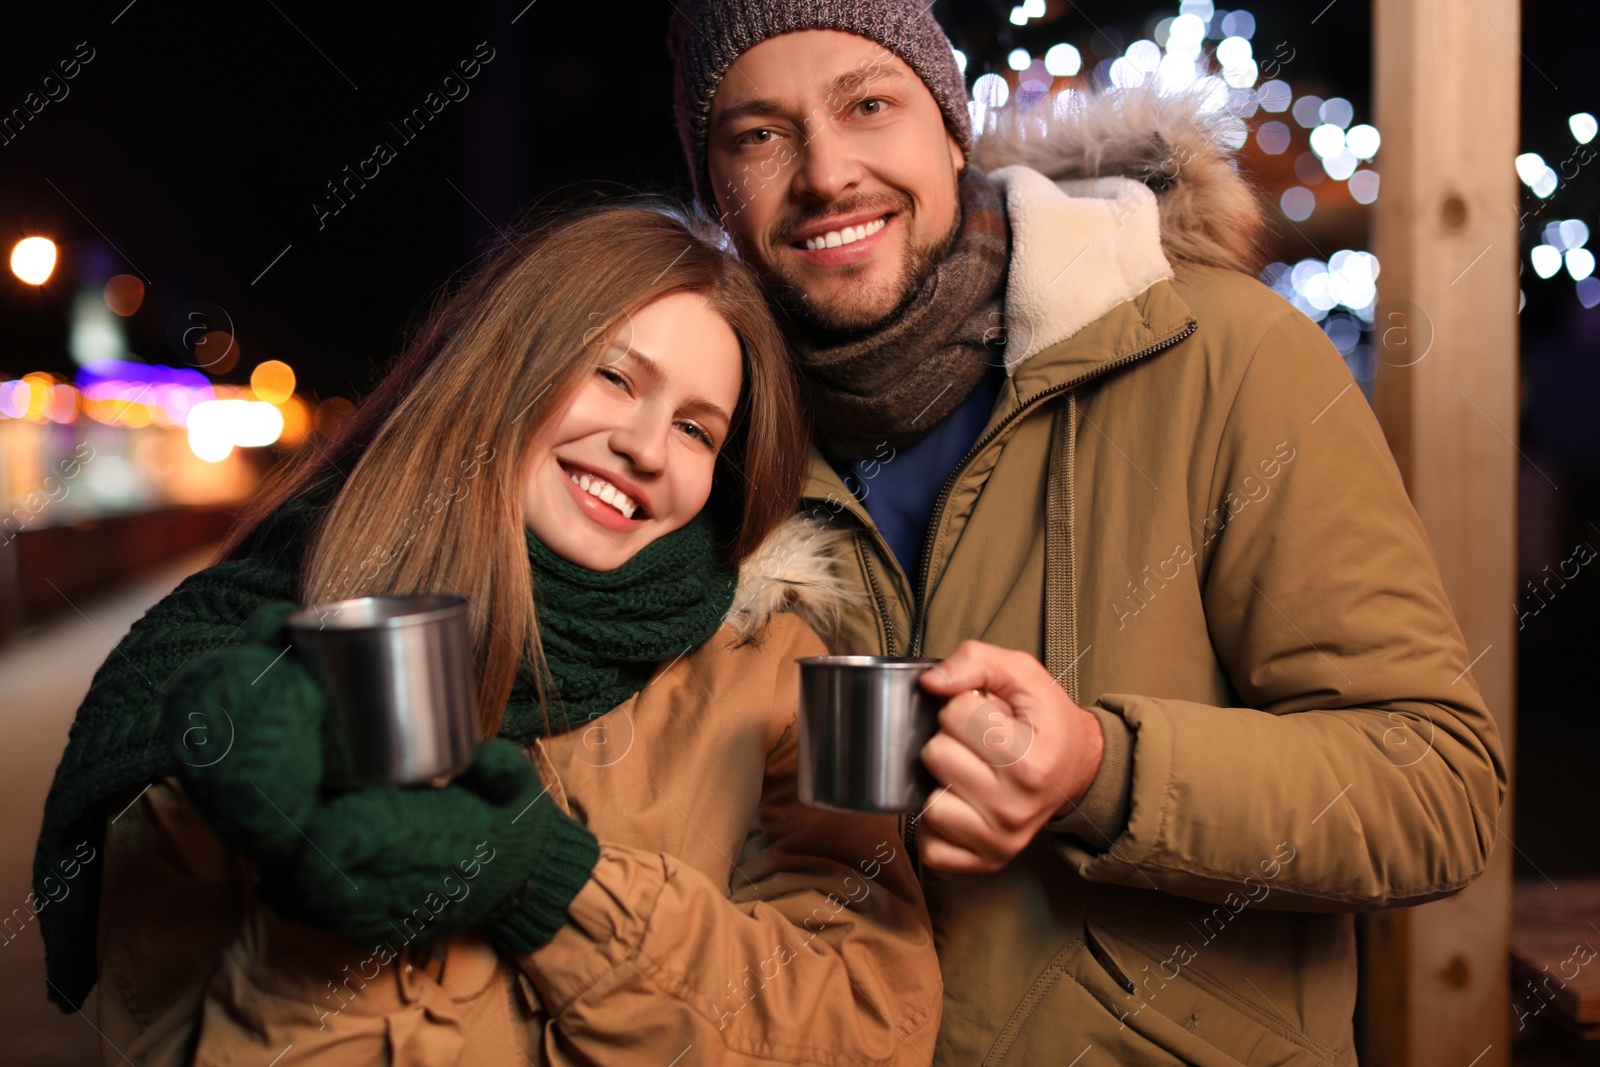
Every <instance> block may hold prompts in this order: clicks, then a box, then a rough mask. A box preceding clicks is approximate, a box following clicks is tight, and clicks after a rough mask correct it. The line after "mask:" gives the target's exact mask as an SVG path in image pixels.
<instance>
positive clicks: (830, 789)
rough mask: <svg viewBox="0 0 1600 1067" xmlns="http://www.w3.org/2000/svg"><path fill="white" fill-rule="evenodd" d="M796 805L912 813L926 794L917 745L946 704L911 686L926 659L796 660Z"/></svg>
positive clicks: (934, 727) (928, 779)
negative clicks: (797, 739) (797, 753)
mask: <svg viewBox="0 0 1600 1067" xmlns="http://www.w3.org/2000/svg"><path fill="white" fill-rule="evenodd" d="M798 662H799V664H800V782H799V787H800V802H801V803H802V804H808V805H810V806H811V807H814V808H832V809H837V810H843V811H867V812H901V811H916V810H917V809H918V808H920V807H921V806H922V803H923V801H925V800H927V799H928V797H929V796H930V795H931V794H932V792H933V789H934V786H935V783H934V780H933V776H932V775H930V774H929V773H928V771H927V768H925V767H923V765H922V746H923V745H925V744H927V743H928V740H929V739H930V738H931V737H933V735H934V734H935V733H937V732H938V730H939V709H940V708H941V707H942V706H943V705H944V700H943V699H942V698H940V697H937V696H934V695H933V694H931V693H928V692H926V691H925V690H924V689H923V688H922V687H921V686H920V685H918V684H917V680H918V679H919V678H921V677H922V674H923V672H924V671H926V670H927V669H928V668H929V667H930V666H932V665H933V663H934V662H935V661H933V660H931V659H908V658H902V657H895V656H809V657H805V658H802V659H800V660H799V661H798Z"/></svg>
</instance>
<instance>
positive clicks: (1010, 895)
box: [807, 97, 1506, 1067]
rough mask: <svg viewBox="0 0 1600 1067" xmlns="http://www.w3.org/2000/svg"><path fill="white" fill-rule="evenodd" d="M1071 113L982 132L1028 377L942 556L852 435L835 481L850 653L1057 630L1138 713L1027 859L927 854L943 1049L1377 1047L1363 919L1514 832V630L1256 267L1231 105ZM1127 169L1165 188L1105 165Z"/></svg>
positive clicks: (1432, 884) (1100, 689)
mask: <svg viewBox="0 0 1600 1067" xmlns="http://www.w3.org/2000/svg"><path fill="white" fill-rule="evenodd" d="M1036 122H1037V120H1030V124H1029V125H1028V126H1027V128H1026V129H1022V128H1013V129H1011V130H1009V131H1002V132H1001V133H1000V134H999V135H991V136H990V137H989V138H986V139H985V141H983V142H980V147H979V150H978V153H977V155H976V156H975V163H976V164H977V165H980V166H983V167H984V168H985V169H991V168H993V169H994V173H995V174H996V175H997V176H998V177H999V178H1000V179H1001V180H1002V181H1003V182H1004V183H1005V186H1006V195H1007V204H1008V208H1009V212H1010V224H1011V228H1012V239H1013V258H1012V261H1011V267H1010V274H1009V276H1008V283H1007V285H1008V289H1007V293H1006V303H1005V313H1006V327H1007V335H1008V336H1007V341H1008V343H1007V345H1006V349H1007V357H1006V358H1007V361H1008V367H1007V370H1008V378H1007V381H1006V384H1005V386H1004V387H1003V388H1002V391H1001V395H1000V397H999V399H998V400H997V402H996V405H995V408H994V411H993V413H992V415H991V417H990V420H989V423H988V427H987V429H986V430H985V431H984V433H983V434H982V435H981V437H980V439H979V441H978V442H977V443H976V445H975V446H974V447H973V449H972V451H971V452H970V453H969V455H968V456H967V457H966V459H965V460H964V461H963V462H962V463H961V464H960V465H959V466H958V468H957V469H956V471H955V472H953V474H952V476H951V478H950V479H949V481H948V482H947V484H946V486H945V491H944V495H943V497H942V502H941V504H940V505H939V507H938V509H937V510H936V511H935V513H934V517H933V520H932V522H931V524H930V531H929V535H928V540H927V542H926V548H927V561H926V563H925V565H924V567H923V573H921V574H919V575H915V576H909V575H907V574H905V573H904V572H903V571H902V569H901V568H900V567H899V566H898V565H897V563H896V562H895V560H894V559H893V558H892V556H891V554H890V553H889V551H888V549H887V548H886V546H885V544H884V543H883V541H882V539H881V538H880V537H879V535H878V533H877V531H876V530H875V528H874V526H873V524H872V521H871V520H870V518H869V517H868V515H867V512H866V510H865V509H864V508H863V507H862V506H861V504H860V503H858V502H857V500H856V499H854V498H853V497H852V496H851V493H850V492H849V491H847V490H846V488H845V486H844V485H843V484H842V483H841V481H840V479H839V478H838V477H837V476H836V475H835V473H834V472H833V470H832V469H831V468H830V467H829V466H828V465H827V463H826V462H825V461H823V460H822V458H821V456H820V454H814V456H813V461H814V462H813V473H812V477H811V480H810V484H809V486H808V489H807V496H808V502H807V503H808V514H809V515H810V516H811V519H812V522H813V523H814V525H815V527H816V528H818V529H829V530H847V531H851V532H852V533H853V535H854V541H853V545H851V546H850V547H851V550H850V551H849V552H848V553H847V559H846V562H847V564H848V565H849V567H850V569H851V570H852V571H853V573H854V576H855V580H856V582H857V583H858V585H859V588H860V589H861V590H862V592H863V593H864V594H866V597H867V606H866V607H864V608H862V609H860V610H857V611H853V612H852V613H850V615H849V617H848V618H847V620H846V625H845V627H844V635H843V637H842V639H841V640H839V641H838V642H836V645H837V647H836V651H837V650H848V651H852V652H875V653H877V652H889V653H900V654H905V653H907V652H909V651H915V652H918V653H921V654H926V655H933V656H941V655H944V654H947V653H949V652H950V651H951V650H952V649H953V648H954V646H955V645H956V644H957V643H959V642H960V641H961V640H963V639H965V638H977V639H981V640H984V641H989V642H993V643H995V644H998V645H1003V646H1006V647H1008V648H1014V649H1020V650H1023V651H1026V652H1029V653H1032V654H1034V655H1035V656H1038V657H1039V658H1040V659H1041V660H1044V661H1045V662H1046V663H1047V665H1049V666H1050V667H1051V668H1052V669H1053V671H1054V672H1055V673H1056V675H1057V677H1059V678H1060V679H1061V680H1062V683H1063V684H1064V685H1065V686H1066V688H1067V690H1068V691H1069V692H1070V693H1072V694H1073V695H1074V696H1076V698H1077V699H1078V700H1079V702H1080V703H1082V704H1083V705H1084V706H1086V707H1088V708H1090V710H1091V711H1093V713H1094V714H1095V715H1096V716H1097V718H1098V719H1099V720H1100V722H1101V724H1102V726H1103V728H1104V731H1105V736H1106V759H1105V764H1104V766H1103V768H1102V770H1101V772H1100V774H1099V776H1098V778H1097V779H1096V781H1095V782H1094V784H1093V785H1092V787H1091V789H1090V792H1089V795H1088V796H1086V797H1085V798H1084V800H1083V803H1082V804H1081V806H1080V808H1079V810H1078V811H1077V812H1076V813H1075V814H1073V815H1071V816H1068V817H1067V818H1065V819H1063V820H1060V821H1059V822H1058V823H1056V824H1054V825H1053V826H1052V827H1051V828H1050V829H1049V830H1047V831H1045V832H1043V833H1041V835H1040V836H1039V838H1038V839H1037V840H1036V841H1035V842H1034V843H1033V845H1032V846H1030V847H1029V848H1028V849H1027V850H1026V851H1024V852H1023V853H1022V854H1021V855H1020V856H1018V857H1017V858H1016V859H1015V860H1013V861H1012V862H1011V864H1010V865H1009V866H1007V867H1006V868H1005V869H1004V870H1002V871H1000V872H998V873H996V874H993V875H984V876H962V875H941V874H937V873H932V872H929V873H926V875H925V888H926V890H927V893H928V903H929V907H930V910H931V911H932V914H933V920H934V930H935V937H936V940H937V944H938V949H939V958H940V963H941V966H942V968H943V971H944V979H945V991H946V993H945V1008H944V1022H943V1026H942V1029H941V1032H940V1035H939V1043H938V1049H937V1053H936V1057H935V1063H936V1064H939V1065H940V1067H945V1065H948V1067H977V1065H980V1064H981V1065H993V1064H1000V1063H1005V1064H1008V1065H1013V1064H1014V1065H1030V1067H1031V1065H1035V1064H1045V1063H1061V1064H1066V1063H1074V1064H1076V1065H1077V1067H1092V1065H1095V1064H1141V1065H1161V1064H1178V1063H1192V1064H1202V1065H1207V1067H1236V1065H1238V1064H1243V1063H1248V1064H1307V1065H1309V1064H1339V1065H1347V1064H1353V1063H1354V1062H1355V1054H1354V1051H1353V1048H1352V1026H1351V1017H1352V1012H1353V1007H1354V1000H1355V992H1356V953H1355V943H1354V935H1353V929H1354V927H1353V917H1352V913H1353V912H1356V911H1360V910H1364V909H1373V908H1386V907H1392V906H1395V905H1401V904H1415V903H1420V902H1423V901H1427V900H1432V899H1435V898H1437V897H1441V896H1445V895H1447V894H1449V893H1452V892H1454V891H1456V890H1458V889H1460V888H1461V887H1463V886H1464V885H1466V884H1467V883H1468V882H1470V881H1471V880H1472V879H1473V878H1474V877H1476V876H1477V875H1478V874H1479V873H1481V872H1482V870H1483V869H1484V865H1485V862H1486V860H1487V859H1488V856H1489V854H1490V851H1491V849H1492V847H1493V844H1494V838H1495V820H1496V818H1497V815H1498V812H1499V809H1500V804H1501V800H1502V798H1503V795H1504V792H1505V787H1506V765H1505V759H1504V756H1503V754H1502V751H1501V747H1500V743H1499V740H1498V737H1497V735H1496V731H1495V727H1494V723H1493V720H1492V719H1491V718H1490V716H1489V714H1488V712H1487V711H1486V710H1485V707H1484V704H1483V701H1482V699H1481V698H1480V696H1479V693H1478V690H1477V687H1476V686H1475V685H1474V683H1473V680H1472V676H1471V673H1470V672H1469V670H1468V669H1467V668H1468V663H1469V661H1470V660H1471V657H1472V653H1473V652H1475V651H1478V650H1469V649H1467V648H1466V647H1464V644H1463V641H1462V637H1461V634H1460V632H1459V630H1458V628H1457V626H1456V623H1455V620H1454V618H1453V616H1452V614H1451V610H1450V605H1449V604H1448V602H1447V601H1446V599H1445V595H1444V591H1443V589H1442V588H1441V584H1440V580H1439V577H1438V574H1437V571H1436V567H1435V564H1434V561H1433V558H1432V556H1431V553H1430V549H1429V545H1428V539H1427V536H1426V534H1425V532H1424V531H1423V528H1422V526H1421V524H1420V522H1419V521H1418V519H1417V516H1416V514H1415V512H1414V511H1413V509H1412V507H1411V505H1410V503H1409V501H1408V500H1407V497H1406V492H1405V487H1404V486H1403V485H1402V484H1401V480H1400V476H1399V473H1398V471H1397V469H1396V467H1395V464H1394V462H1393V460H1392V458H1391V456H1390V453H1389V450H1388V448H1387V447H1386V445H1385V442H1384V438H1383V434H1382V432H1381V431H1380V429H1379V427H1378V425H1377V422H1376V421H1375V419H1374V418H1373V414H1372V412H1371V410H1369V408H1368V405H1367V403H1366V401H1365V400H1364V399H1363V397H1362V394H1361V392H1360V390H1359V389H1357V388H1356V386H1355V383H1354V382H1353V381H1352V380H1351V377H1350V375H1349V373H1348V372H1347V371H1346V368H1345V366H1344V364H1343V362H1342V360H1341V359H1340V357H1339V355H1338V353H1337V352H1336V351H1335V350H1334V349H1333V348H1332V346H1331V345H1330V344H1329V343H1328V342H1327V340H1326V339H1325V337H1324V335H1323V334H1322V332H1321V330H1320V329H1319V328H1318V327H1317V326H1316V324H1315V323H1313V322H1312V321H1311V320H1310V319H1309V318H1307V317H1306V316H1305V315H1303V314H1302V313H1301V312H1299V311H1298V310H1296V309H1294V308H1293V307H1291V306H1290V305H1289V304H1287V303H1286V302H1285V301H1283V300H1282V299H1280V298H1279V297H1278V296H1277V295H1275V294H1274V293H1272V292H1271V291H1269V290H1268V289H1267V288H1265V287H1264V286H1263V285H1261V284H1260V283H1259V282H1257V281H1256V280H1255V279H1254V278H1253V277H1251V276H1249V275H1248V274H1246V273H1243V272H1241V271H1240V270H1237V269H1230V268H1231V267H1232V266H1233V265H1235V264H1240V265H1242V264H1243V261H1244V259H1245V253H1246V251H1247V250H1248V247H1249V245H1250V243H1251V241H1252V240H1253V239H1254V237H1255V236H1256V234H1257V231H1258V227H1259V215H1258V214H1257V212H1256V210H1255V209H1254V207H1253V206H1252V201H1251V200H1250V195H1249V191H1248V189H1247V188H1246V187H1245V186H1244V185H1243V183H1242V182H1241V181H1240V179H1239V178H1238V176H1237V174H1236V173H1235V172H1234V171H1233V170H1232V169H1231V167H1230V165H1229V163H1228V162H1227V160H1226V158H1225V157H1224V155H1223V154H1222V152H1221V151H1220V150H1219V149H1218V148H1217V147H1216V145H1215V144H1214V143H1213V142H1212V141H1211V140H1209V138H1208V136H1204V135H1205V134H1207V132H1208V131H1207V123H1206V122H1205V120H1203V119H1202V118H1201V117H1200V116H1199V113H1198V112H1197V111H1195V110H1194V108H1193V106H1192V105H1182V104H1180V105H1171V104H1169V105H1157V104H1155V103H1153V102H1151V101H1150V100H1149V99H1148V98H1134V97H1128V98H1125V100H1124V102H1123V104H1122V106H1120V107H1107V106H1106V105H1105V104H1104V102H1101V103H1099V104H1090V105H1085V106H1084V108H1083V110H1081V111H1078V112H1075V113H1073V114H1071V115H1069V116H1068V119H1067V120H1066V121H1061V122H1057V123H1056V124H1055V125H1054V127H1053V128H1047V127H1046V126H1045V125H1044V124H1042V123H1037V124H1034V123H1036ZM1019 161H1020V163H1019ZM1008 163H1009V164H1013V165H1009V166H1002V164H1008ZM1021 164H1025V165H1021ZM1118 171H1124V172H1127V173H1134V174H1138V175H1140V176H1142V177H1144V178H1146V179H1147V181H1148V182H1149V184H1151V185H1156V186H1165V187H1166V191H1165V192H1164V193H1163V194H1162V196H1161V199H1160V202H1159V203H1158V201H1157V198H1156V196H1155V195H1154V194H1152V192H1151V191H1150V188H1149V187H1148V186H1147V184H1146V183H1142V182H1138V181H1131V180H1128V179H1126V178H1122V177H1090V178H1083V177H1082V175H1085V174H1087V175H1095V174H1109V173H1115V172H1118ZM1055 179H1072V180H1060V181H1058V180H1055ZM884 455H886V456H888V455H889V454H888V453H887V452H885V453H884ZM893 477H895V469H894V462H893V458H892V456H889V458H888V459H887V460H886V461H885V462H882V464H881V466H880V467H878V468H876V469H874V470H873V471H872V477H871V478H866V479H863V482H862V483H861V484H862V485H864V486H865V489H866V491H867V492H870V491H871V486H872V478H878V479H886V478H893ZM1052 482H1053V483H1054V484H1053V486H1052ZM1047 599H1048V600H1049V601H1052V602H1053V603H1052V604H1051V605H1050V606H1051V607H1052V608H1053V609H1054V610H1052V611H1051V612H1049V613H1047V610H1046V606H1047Z"/></svg>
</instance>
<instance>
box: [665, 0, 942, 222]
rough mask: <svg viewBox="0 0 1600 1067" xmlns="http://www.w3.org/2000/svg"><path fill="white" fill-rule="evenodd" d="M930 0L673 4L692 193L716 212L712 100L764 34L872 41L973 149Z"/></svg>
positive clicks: (673, 47)
mask: <svg viewBox="0 0 1600 1067" xmlns="http://www.w3.org/2000/svg"><path fill="white" fill-rule="evenodd" d="M931 6H932V4H931V3H930V2H929V0H685V2H684V3H682V4H674V5H673V7H674V10H675V14H674V15H673V16H672V28H671V30H670V31H669V35H668V38H667V48H668V50H669V51H670V52H671V53H672V60H673V65H674V68H675V69H674V78H673V102H674V104H675V106H676V108H677V113H678V136H679V138H681V139H682V141H683V151H684V155H685V156H687V157H688V160H689V172H690V173H691V174H692V175H693V176H694V186H695V193H696V195H698V196H699V198H700V203H701V204H702V205H703V206H704V207H705V209H706V211H707V212H709V213H712V214H715V208H716V198H715V197H714V196H712V195H711V175H710V174H709V172H708V171H707V170H706V129H707V127H708V125H709V124H710V121H711V101H712V99H713V98H714V97H715V96H716V95H717V86H719V85H721V84H722V77H723V75H725V74H727V73H728V68H729V67H731V66H733V64H734V61H735V60H737V59H738V58H739V56H740V55H741V54H742V53H744V52H746V51H748V50H749V49H751V48H754V47H755V46H756V45H758V44H760V43H761V42H762V41H765V40H766V39H767V38H768V37H776V36H778V35H779V34H784V33H792V32H794V31H796V30H843V31H845V32H846V33H854V34H857V35H858V36H861V37H865V38H867V39H869V40H872V41H876V42H877V43H879V44H881V45H883V47H885V48H887V49H888V50H889V51H891V52H893V53H894V54H895V55H897V56H899V57H900V58H901V59H902V60H904V61H905V63H906V65H907V66H909V67H910V68H911V69H912V70H913V71H914V72H915V73H916V75H917V77H919V78H921V79H922V82H923V84H924V85H926V86H927V87H928V91H929V92H931V93H932V94H933V99H934V100H935V101H936V102H937V103H938V104H939V110H940V111H941V112H943V113H944V124H945V127H946V128H947V129H948V130H949V131H950V133H951V135H952V136H954V137H955V139H956V141H957V143H959V144H960V145H961V151H962V154H963V155H965V154H967V153H969V152H970V151H971V150H972V121H971V118H970V116H969V115H968V113H967V88H966V82H965V81H964V80H963V79H962V76H961V69H960V68H959V67H957V66H956V58H955V54H954V53H953V52H952V51H951V47H950V39H949V38H948V37H946V36H945V35H944V30H942V29H940V27H939V23H938V22H937V21H935V20H934V17H933V15H932V13H931V12H930V11H929V8H930V7H931Z"/></svg>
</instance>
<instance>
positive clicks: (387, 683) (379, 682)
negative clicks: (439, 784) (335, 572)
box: [285, 595, 478, 789]
mask: <svg viewBox="0 0 1600 1067" xmlns="http://www.w3.org/2000/svg"><path fill="white" fill-rule="evenodd" d="M285 625H286V626H287V627H288V630H289V636H290V639H291V640H292V641H293V643H294V647H295V651H296V652H297V653H298V654H299V655H300V657H301V658H302V659H303V660H304V661H305V663H306V665H307V667H309V668H310V670H311V673H312V675H313V676H314V677H315V678H316V679H317V680H318V681H319V682H320V683H321V684H322V686H323V689H324V691H325V692H326V693H327V695H328V697H329V700H328V705H329V715H328V727H327V730H326V731H325V733H324V736H325V739H326V745H327V757H326V763H327V779H326V781H327V784H328V785H329V786H331V787H333V788H336V789H349V788H356V787H358V786H367V785H383V784H386V783H396V784H401V785H412V784H420V783H424V782H429V781H435V780H437V779H441V778H447V777H449V776H451V775H454V774H456V773H458V772H460V771H461V770H464V769H465V768H466V766H467V764H468V763H469V762H470V761H471V758H472V749H473V746H474V744H475V743H476V741H477V734H478V712H477V686H476V683H475V681H474V678H473V661H472V646H471V640H470V637H469V634H468V631H467V601H466V599H465V598H463V597H459V596H445V595H418V596H393V597H362V598H360V599H358V600H340V601H334V602H332V603H328V604H319V605H317V606H315V607H312V608H308V609H307V610H305V611H300V612H296V613H295V614H293V615H291V616H289V617H288V619H287V620H285Z"/></svg>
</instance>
